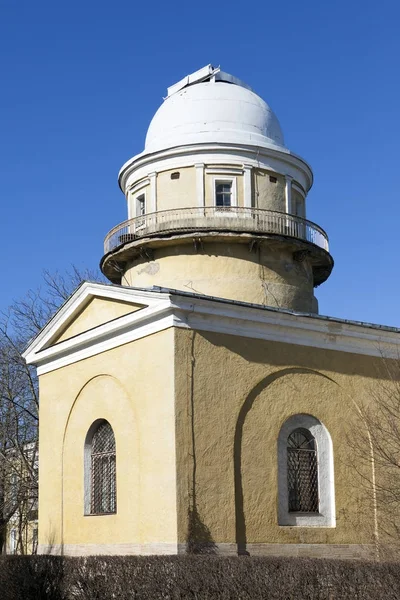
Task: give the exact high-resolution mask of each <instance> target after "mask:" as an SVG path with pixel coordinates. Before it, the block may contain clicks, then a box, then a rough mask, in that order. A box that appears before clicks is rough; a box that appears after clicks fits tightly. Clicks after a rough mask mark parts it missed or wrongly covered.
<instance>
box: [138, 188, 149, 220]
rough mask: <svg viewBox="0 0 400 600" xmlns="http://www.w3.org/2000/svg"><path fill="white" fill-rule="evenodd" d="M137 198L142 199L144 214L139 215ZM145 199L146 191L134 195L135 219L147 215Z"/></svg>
mask: <svg viewBox="0 0 400 600" xmlns="http://www.w3.org/2000/svg"><path fill="white" fill-rule="evenodd" d="M139 198H144V214H143V215H142V214H139ZM146 203H147V197H146V191H145V190H143V191H142V192H140V193H139V194H136V195H135V217H144V215H145V214H146V213H147V210H146V209H147V206H146Z"/></svg>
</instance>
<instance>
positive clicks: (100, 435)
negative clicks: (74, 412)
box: [85, 419, 117, 515]
mask: <svg viewBox="0 0 400 600" xmlns="http://www.w3.org/2000/svg"><path fill="white" fill-rule="evenodd" d="M85 471H86V472H85V488H86V489H85V513H86V514H91V515H104V514H112V513H115V512H117V494H116V469H115V437H114V432H113V430H112V427H111V425H110V423H109V422H108V421H105V420H104V419H101V420H99V421H95V423H93V425H92V426H91V428H90V429H89V431H88V435H87V436H86V443H85Z"/></svg>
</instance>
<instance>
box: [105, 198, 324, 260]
mask: <svg viewBox="0 0 400 600" xmlns="http://www.w3.org/2000/svg"><path fill="white" fill-rule="evenodd" d="M201 231H218V232H227V233H249V234H256V235H278V236H284V237H289V238H295V239H297V240H302V241H304V242H308V243H310V244H314V245H315V246H318V247H319V248H322V249H323V250H325V251H326V252H329V244H328V236H327V234H326V233H325V231H324V230H323V229H321V227H318V225H316V224H315V223H312V222H311V221H307V220H306V219H302V218H301V217H297V216H294V215H288V214H286V213H281V212H276V211H272V210H263V209H260V208H240V207H236V206H235V207H233V206H232V207H224V208H222V207H221V208H220V207H217V206H206V207H194V208H177V209H172V210H163V211H160V212H155V213H150V214H147V215H143V216H140V217H135V218H134V219H129V220H128V221H124V222H123V223H120V224H119V225H116V226H115V227H114V228H113V229H111V231H110V232H109V233H108V234H107V236H106V239H105V241H104V254H108V253H109V252H112V251H113V250H116V249H117V248H119V247H121V246H123V245H124V244H127V243H129V242H134V241H136V240H140V239H142V238H149V237H150V238H151V237H166V236H168V235H171V234H175V235H179V234H180V233H181V234H184V233H185V234H187V233H195V232H196V233H197V232H201Z"/></svg>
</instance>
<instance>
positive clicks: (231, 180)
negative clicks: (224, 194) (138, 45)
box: [213, 177, 237, 216]
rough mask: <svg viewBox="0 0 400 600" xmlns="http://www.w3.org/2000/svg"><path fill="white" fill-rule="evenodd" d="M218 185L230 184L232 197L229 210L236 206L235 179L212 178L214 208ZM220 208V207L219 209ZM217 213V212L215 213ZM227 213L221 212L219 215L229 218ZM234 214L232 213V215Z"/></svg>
mask: <svg viewBox="0 0 400 600" xmlns="http://www.w3.org/2000/svg"><path fill="white" fill-rule="evenodd" d="M218 183H231V184H232V195H231V208H233V207H235V206H237V185H236V177H213V202H214V206H215V207H216V206H217V184H218ZM220 208H222V207H220ZM216 212H217V213H218V211H216ZM229 214H230V213H229V211H226V212H224V211H223V210H221V215H224V216H229ZM232 214H234V213H232Z"/></svg>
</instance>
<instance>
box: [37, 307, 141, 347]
mask: <svg viewBox="0 0 400 600" xmlns="http://www.w3.org/2000/svg"><path fill="white" fill-rule="evenodd" d="M141 308H145V305H143V304H132V303H131V302H123V301H121V300H115V299H110V298H99V297H92V298H90V300H89V301H88V303H87V304H86V305H85V306H84V307H83V308H82V309H81V310H80V311H79V312H78V313H77V314H76V315H75V317H74V318H73V319H72V321H71V322H70V323H68V325H66V326H65V327H64V328H63V329H61V331H58V332H57V334H56V335H55V336H54V337H53V338H52V339H51V340H50V341H49V343H48V344H47V346H52V345H53V344H57V343H59V342H63V341H64V340H68V339H70V338H72V337H75V336H76V335H79V334H80V333H84V332H85V331H89V330H90V329H93V328H94V327H98V326H99V325H103V324H105V323H108V322H109V321H113V320H114V319H118V318H119V317H123V316H124V315H127V314H130V313H134V312H136V311H138V310H140V309H141Z"/></svg>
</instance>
